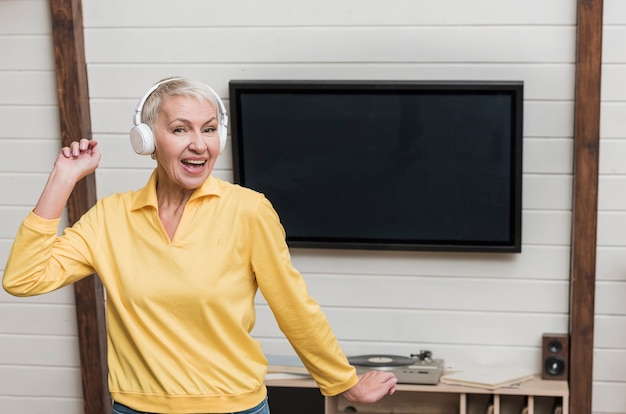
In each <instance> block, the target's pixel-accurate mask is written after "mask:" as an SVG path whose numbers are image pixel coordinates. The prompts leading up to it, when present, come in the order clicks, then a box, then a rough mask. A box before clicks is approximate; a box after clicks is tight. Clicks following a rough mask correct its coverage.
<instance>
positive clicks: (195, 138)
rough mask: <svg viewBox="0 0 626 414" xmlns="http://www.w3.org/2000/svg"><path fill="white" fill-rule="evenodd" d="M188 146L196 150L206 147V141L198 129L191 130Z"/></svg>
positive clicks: (202, 149)
mask: <svg viewBox="0 0 626 414" xmlns="http://www.w3.org/2000/svg"><path fill="white" fill-rule="evenodd" d="M189 148H191V149H193V150H196V151H204V149H205V148H206V143H205V142H204V138H203V137H202V133H201V132H200V131H193V132H192V133H191V138H190V142H189Z"/></svg>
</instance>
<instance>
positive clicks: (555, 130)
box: [524, 101, 574, 138]
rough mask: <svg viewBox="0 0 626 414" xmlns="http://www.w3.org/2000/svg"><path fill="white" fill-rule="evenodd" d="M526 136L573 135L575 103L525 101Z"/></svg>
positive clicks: (564, 136)
mask: <svg viewBox="0 0 626 414" xmlns="http://www.w3.org/2000/svg"><path fill="white" fill-rule="evenodd" d="M524 136H525V137H537V138H545V137H558V138H571V137H573V136H574V103H573V102H570V101H557V102H534V101H531V102H528V101H527V102H525V103H524Z"/></svg>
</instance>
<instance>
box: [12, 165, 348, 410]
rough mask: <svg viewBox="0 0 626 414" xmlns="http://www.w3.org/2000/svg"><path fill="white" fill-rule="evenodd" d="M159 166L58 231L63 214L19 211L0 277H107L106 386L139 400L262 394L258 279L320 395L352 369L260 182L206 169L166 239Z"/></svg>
mask: <svg viewBox="0 0 626 414" xmlns="http://www.w3.org/2000/svg"><path fill="white" fill-rule="evenodd" d="M156 182H157V173H156V171H155V172H154V173H153V174H152V176H151V178H150V180H149V182H148V184H147V185H146V187H144V188H143V189H141V190H139V191H131V192H127V193H121V194H114V195H111V196H109V197H106V198H103V199H101V200H99V201H98V203H97V204H96V205H95V206H94V207H93V208H91V209H90V210H89V211H88V212H87V213H86V214H85V215H84V216H83V217H82V218H81V219H80V220H79V221H78V222H77V223H76V224H75V225H74V226H73V227H71V228H67V229H65V231H64V232H63V235H62V236H61V237H57V229H58V225H59V220H45V219H43V218H41V217H38V216H36V215H35V214H33V213H31V214H30V215H29V216H27V217H26V219H25V220H24V222H23V223H22V225H21V227H20V229H19V231H18V234H17V236H16V238H15V242H14V244H13V247H12V249H11V253H10V255H9V260H8V263H7V265H6V269H5V273H4V278H3V286H4V288H5V290H6V291H8V292H9V293H11V294H13V295H17V296H30V295H38V294H42V293H46V292H50V291H52V290H55V289H58V288H60V287H63V286H65V285H68V284H70V283H73V282H75V281H77V280H79V279H81V278H83V277H85V276H87V275H89V274H92V273H94V272H95V273H97V274H98V276H99V277H100V279H101V280H102V283H103V285H104V287H105V289H106V311H107V312H106V314H107V328H108V365H109V390H110V392H111V395H112V397H113V398H114V399H115V400H116V401H118V402H120V403H122V404H125V405H127V406H129V407H132V408H134V409H136V410H140V411H146V412H157V413H199V412H204V413H206V412H232V411H241V410H245V409H248V408H251V407H253V406H255V405H256V404H258V403H259V402H261V400H263V398H264V397H265V395H266V392H267V391H266V389H265V385H264V379H265V373H266V369H267V360H266V359H265V357H264V355H263V352H262V349H261V345H260V344H259V342H258V341H257V340H255V339H254V338H253V337H252V336H251V335H250V332H251V330H252V328H253V326H254V324H255V319H256V313H255V308H254V297H255V295H256V292H257V289H259V290H260V291H261V293H262V294H263V296H264V297H265V299H266V301H267V303H268V304H269V306H270V308H271V309H272V311H273V312H274V316H275V318H276V320H277V322H278V325H279V326H280V328H281V330H282V331H283V333H284V334H285V336H286V337H287V338H288V340H289V341H290V343H291V344H292V346H293V347H294V349H295V350H296V352H297V353H298V355H299V356H300V358H301V359H302V361H303V363H304V364H305V366H306V367H307V368H308V369H309V371H310V373H311V375H312V376H313V378H314V379H315V380H316V381H317V383H318V385H319V387H320V390H321V391H322V393H323V394H324V395H336V394H338V393H341V392H343V391H345V390H347V389H349V388H351V387H352V386H354V385H355V384H356V383H357V381H358V379H357V376H356V373H355V370H354V368H353V367H351V366H350V365H349V364H348V361H347V359H346V357H345V355H344V354H343V352H342V351H341V349H340V347H339V344H338V342H337V339H336V337H335V335H334V334H333V332H332V330H331V328H330V326H329V324H328V321H327V319H326V317H325V315H324V314H323V312H322V311H321V310H320V307H319V305H318V303H317V302H316V301H315V300H314V299H312V298H311V297H310V296H309V294H308V293H307V289H306V286H305V284H304V281H303V279H302V276H301V275H300V274H299V272H298V271H297V270H296V269H294V267H293V266H292V264H291V259H290V255H289V250H288V248H287V245H286V243H285V234H284V230H283V227H282V225H281V224H280V221H279V218H278V215H277V214H276V212H275V210H274V209H273V207H272V206H271V204H270V202H269V201H268V200H267V199H266V198H265V197H264V196H263V195H262V194H260V193H258V192H255V191H252V190H250V189H247V188H244V187H241V186H238V185H234V184H231V183H228V182H226V181H222V180H219V179H217V178H214V177H209V179H207V181H206V182H205V183H204V184H203V185H202V187H200V188H198V189H197V190H196V191H195V192H194V193H193V195H192V196H191V198H190V199H189V202H188V203H187V205H186V206H185V211H184V213H183V216H182V219H181V221H180V224H179V226H178V229H177V231H176V234H175V236H174V238H173V240H170V238H169V237H168V235H167V233H166V232H165V229H164V228H163V226H162V224H161V221H160V219H159V216H158V211H157V209H158V207H157V197H156Z"/></svg>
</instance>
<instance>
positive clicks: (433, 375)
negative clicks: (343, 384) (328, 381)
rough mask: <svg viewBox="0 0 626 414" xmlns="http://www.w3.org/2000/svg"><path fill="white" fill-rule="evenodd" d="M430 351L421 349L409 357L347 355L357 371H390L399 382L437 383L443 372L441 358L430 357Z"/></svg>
mask: <svg viewBox="0 0 626 414" xmlns="http://www.w3.org/2000/svg"><path fill="white" fill-rule="evenodd" d="M430 356H431V353H430V351H422V352H421V353H420V354H418V355H411V357H410V358H408V357H403V356H399V355H356V356H352V357H348V361H349V362H350V364H352V365H354V367H355V368H356V371H357V373H358V374H359V375H360V374H364V373H365V372H367V371H372V370H379V371H390V372H392V373H393V374H394V375H395V376H396V377H397V378H398V383H401V384H437V383H439V378H440V377H441V375H442V374H443V360H442V359H431V358H430Z"/></svg>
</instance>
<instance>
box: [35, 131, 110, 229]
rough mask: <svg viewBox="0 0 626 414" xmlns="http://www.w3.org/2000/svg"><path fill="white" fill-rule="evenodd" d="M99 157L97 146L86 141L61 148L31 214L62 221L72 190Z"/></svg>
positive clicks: (98, 161)
mask: <svg viewBox="0 0 626 414" xmlns="http://www.w3.org/2000/svg"><path fill="white" fill-rule="evenodd" d="M100 156H101V155H100V151H99V149H98V142H97V141H90V140H88V139H86V138H83V139H81V140H80V141H74V142H72V143H71V144H70V146H69V147H63V148H62V149H61V152H60V153H59V156H58V157H57V159H56V161H55V162H54V167H53V168H52V172H51V173H50V176H49V177H48V181H47V183H46V185H45V187H44V189H43V191H42V193H41V196H40V197H39V201H38V202H37V205H36V206H35V208H34V209H33V213H35V214H36V215H38V216H39V217H42V218H45V219H50V220H52V219H57V218H59V217H61V214H62V213H63V209H64V208H65V205H66V204H67V200H68V199H69V197H70V194H71V193H72V190H73V189H74V186H75V185H76V183H77V182H78V181H79V180H80V179H81V178H83V177H85V176H87V175H89V174H91V173H92V172H93V171H95V169H96V168H97V167H98V164H99V163H100Z"/></svg>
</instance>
